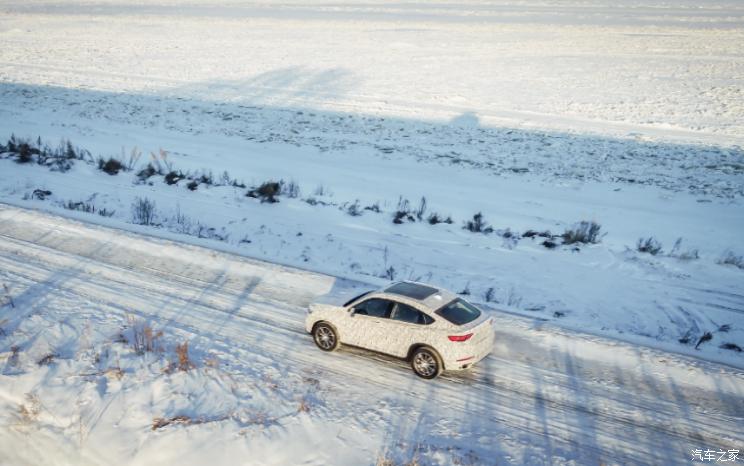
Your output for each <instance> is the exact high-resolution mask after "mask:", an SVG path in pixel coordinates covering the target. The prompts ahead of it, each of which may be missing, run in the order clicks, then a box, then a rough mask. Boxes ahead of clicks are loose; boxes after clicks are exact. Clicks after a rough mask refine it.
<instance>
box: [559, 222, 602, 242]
mask: <svg viewBox="0 0 744 466" xmlns="http://www.w3.org/2000/svg"><path fill="white" fill-rule="evenodd" d="M600 229H601V226H600V225H599V224H598V223H597V222H593V221H592V222H588V221H581V222H579V223H577V224H575V225H574V226H573V227H572V228H568V229H566V231H565V232H564V233H563V235H562V237H563V244H575V243H583V244H596V243H599V240H600V239H601V236H600V235H599V231H600Z"/></svg>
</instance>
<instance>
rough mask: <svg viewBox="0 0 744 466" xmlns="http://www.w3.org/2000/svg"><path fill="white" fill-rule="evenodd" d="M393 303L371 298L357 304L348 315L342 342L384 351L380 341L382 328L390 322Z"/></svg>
mask: <svg viewBox="0 0 744 466" xmlns="http://www.w3.org/2000/svg"><path fill="white" fill-rule="evenodd" d="M392 307H393V302H392V301H389V300H387V299H382V298H370V299H366V300H364V301H362V302H361V303H359V304H355V305H354V307H353V308H352V309H351V310H350V312H349V313H348V314H347V316H346V319H345V322H344V328H342V329H341V331H342V337H341V338H342V342H343V343H347V344H350V345H354V346H359V347H360V348H366V349H371V350H374V351H382V345H381V343H380V341H379V338H380V336H381V335H383V330H382V327H383V325H384V323H385V322H386V321H388V320H389V317H390V310H391V309H392Z"/></svg>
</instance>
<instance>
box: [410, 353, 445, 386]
mask: <svg viewBox="0 0 744 466" xmlns="http://www.w3.org/2000/svg"><path fill="white" fill-rule="evenodd" d="M411 368H412V369H413V372H415V373H416V375H418V376H419V377H421V378H424V379H433V378H435V377H436V376H438V375H439V374H441V373H442V361H441V360H440V358H439V355H438V354H437V353H436V352H434V351H433V350H431V349H429V348H419V349H417V350H416V351H414V353H413V357H411Z"/></svg>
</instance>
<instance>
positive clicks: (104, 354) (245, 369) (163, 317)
mask: <svg viewBox="0 0 744 466" xmlns="http://www.w3.org/2000/svg"><path fill="white" fill-rule="evenodd" d="M0 220H2V221H0V235H1V238H2V241H0V264H1V267H0V281H2V282H4V283H10V287H9V290H8V293H9V295H10V296H12V298H13V303H14V306H15V307H11V305H10V304H4V305H3V307H2V308H0V312H2V314H0V317H2V319H3V320H2V322H3V323H2V328H3V332H4V334H3V337H2V340H1V343H0V344H1V345H2V346H0V368H1V370H0V408H1V409H0V421H2V422H1V423H0V425H2V426H3V427H2V428H0V447H2V448H1V449H0V451H2V460H3V464H13V465H17V464H41V463H43V464H48V463H49V458H50V457H52V458H53V461H54V463H55V464H71V463H74V464H112V463H115V464H153V463H168V464H173V463H178V464H204V463H205V462H209V463H210V464H235V463H236V462H239V463H242V464H318V465H321V464H322V465H335V464H338V465H345V464H372V463H374V462H375V460H376V459H377V458H380V457H386V456H387V457H388V458H392V459H394V460H395V461H396V462H397V463H396V464H398V463H402V462H403V461H409V460H412V459H414V458H416V459H417V460H418V461H419V464H473V465H475V464H478V465H480V464H556V463H560V464H600V463H601V464H608V465H610V464H612V465H614V464H689V461H690V450H692V449H695V448H711V449H715V450H716V451H718V450H719V449H724V450H728V449H733V448H737V446H738V445H740V444H741V441H742V437H741V432H742V425H743V422H744V421H743V420H742V416H744V411H742V407H743V406H744V404H743V403H742V397H743V396H744V392H743V391H742V390H743V388H742V387H744V384H742V380H743V378H744V374H742V373H741V371H736V370H731V369H727V368H725V367H722V366H717V365H715V364H710V363H704V362H700V361H696V360H694V359H688V358H685V357H681V356H674V355H671V354H667V353H663V352H659V351H655V350H650V349H643V348H640V347H636V346H634V345H629V344H623V343H619V342H616V341H612V340H606V339H602V338H597V337H591V336H587V335H582V334H577V333H574V332H565V331H561V330H559V329H556V328H553V327H551V326H550V325H546V324H545V323H543V322H541V321H539V320H533V319H525V318H518V317H513V316H509V315H505V314H502V313H493V314H492V316H493V317H494V318H495V319H496V320H497V322H498V328H499V330H498V332H497V343H496V346H495V348H494V353H493V355H492V356H490V357H489V358H487V359H485V360H483V361H481V364H480V365H479V366H477V367H476V369H475V370H474V371H471V372H468V373H464V374H460V375H450V376H445V377H443V378H440V379H438V380H435V381H423V380H420V379H417V378H415V377H414V376H413V375H412V374H411V372H410V369H408V368H406V367H405V366H404V365H403V364H401V363H396V362H395V361H392V360H388V359H386V358H383V357H372V356H370V355H368V354H367V355H365V354H360V353H359V352H358V351H350V350H343V351H340V352H338V353H333V354H327V353H321V352H320V351H319V350H318V349H316V348H315V347H314V345H313V343H312V340H311V338H310V337H309V336H308V335H306V334H305V333H304V329H303V328H302V322H303V318H304V315H305V312H306V311H305V309H306V306H307V304H308V303H309V302H310V301H311V300H314V299H316V297H318V296H323V295H332V296H342V295H346V294H348V293H353V292H356V291H358V290H359V289H360V287H365V286H367V285H364V284H361V283H358V282H352V281H347V280H341V279H337V278H333V277H330V276H325V275H320V274H316V273H312V272H305V271H301V270H298V269H291V268H285V267H281V266H276V265H272V264H268V263H261V262H258V261H253V260H249V259H242V258H239V257H238V256H235V255H230V254H224V253H218V252H215V251H213V250H210V249H202V248H199V247H195V246H188V245H184V244H179V243H172V242H170V241H165V240H157V239H147V238H145V237H141V236H138V235H134V234H131V233H124V232H120V231H116V230H110V229H107V228H101V227H92V226H89V225H85V224H82V223H78V222H75V221H70V220H64V219H62V218H59V217H55V216H50V215H46V214H41V213H37V212H32V211H26V210H20V209H15V208H10V207H6V206H2V207H0ZM133 323H134V324H135V325H132V324H133ZM141 324H148V325H149V326H151V328H152V329H153V330H154V335H156V338H155V339H154V345H153V346H154V348H155V351H153V352H145V353H144V354H141V355H140V354H137V353H136V352H135V350H134V348H133V345H132V343H131V340H132V336H133V333H132V332H133V328H134V327H136V326H137V325H141ZM140 328H141V327H140ZM160 332H162V335H160V336H157V335H159V334H160ZM127 341H129V342H127ZM183 342H188V343H189V349H188V355H189V363H187V366H188V364H191V365H192V366H193V367H190V368H189V369H188V370H186V371H184V370H180V369H179V363H180V362H179V360H178V359H177V356H176V354H175V346H176V345H177V344H181V343H183ZM50 355H51V356H50ZM165 420H170V421H174V420H175V421H174V422H173V423H172V424H169V425H165V424H166V422H165ZM660 445H663V448H660ZM279 446H280V447H279ZM50 455H51V456H50Z"/></svg>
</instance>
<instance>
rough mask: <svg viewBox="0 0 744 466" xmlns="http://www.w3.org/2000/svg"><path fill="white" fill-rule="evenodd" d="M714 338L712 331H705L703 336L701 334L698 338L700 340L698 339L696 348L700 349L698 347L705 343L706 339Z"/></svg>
mask: <svg viewBox="0 0 744 466" xmlns="http://www.w3.org/2000/svg"><path fill="white" fill-rule="evenodd" d="M712 339H713V335H712V334H711V333H710V332H705V333H704V334H703V336H701V337H700V338H699V339H698V341H697V344H696V345H695V349H698V347H699V346H700V345H701V344H702V343H705V342H706V341H710V340H712Z"/></svg>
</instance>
